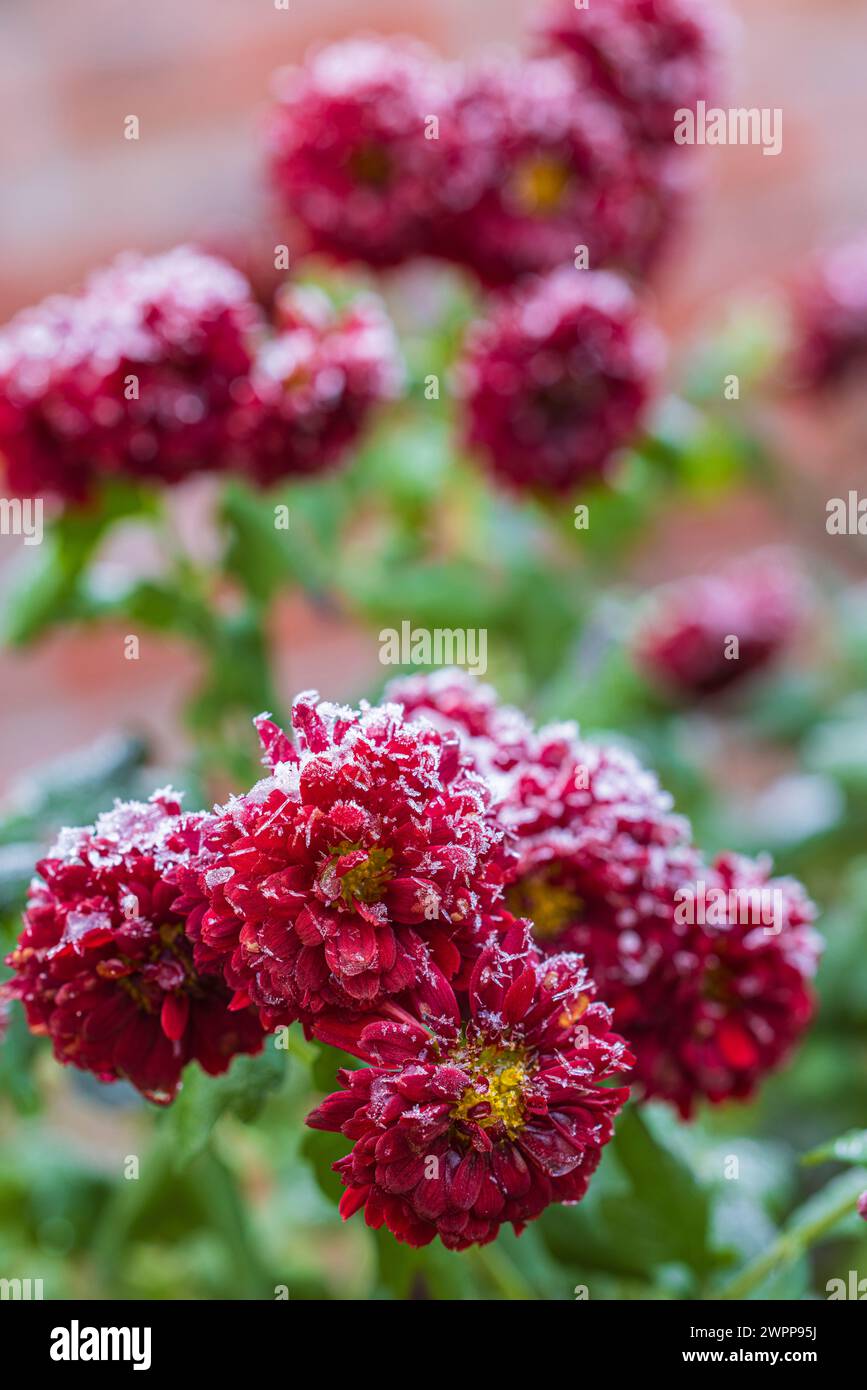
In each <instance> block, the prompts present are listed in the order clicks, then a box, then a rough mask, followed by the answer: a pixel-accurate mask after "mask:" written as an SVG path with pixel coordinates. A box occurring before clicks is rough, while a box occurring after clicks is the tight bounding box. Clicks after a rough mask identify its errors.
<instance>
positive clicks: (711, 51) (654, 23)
mask: <svg viewBox="0 0 867 1390" xmlns="http://www.w3.org/2000/svg"><path fill="white" fill-rule="evenodd" d="M541 28H542V34H543V36H544V38H545V40H546V42H547V45H548V46H549V48H553V49H554V50H555V51H557V52H563V51H564V50H565V51H566V52H567V53H569V54H570V56H571V57H572V59H573V61H574V62H575V64H576V69H577V75H578V77H579V78H580V80H581V82H582V84H583V85H587V86H590V87H591V88H593V89H594V90H596V91H598V92H599V93H601V94H602V95H603V96H604V97H606V98H607V99H608V100H609V101H613V102H615V103H616V105H617V106H618V108H619V110H620V111H621V113H622V115H623V116H624V118H625V119H626V120H627V121H628V122H629V123H630V125H631V126H632V128H633V129H634V130H635V131H636V133H637V134H638V135H640V136H641V137H642V138H643V139H645V140H647V141H650V142H653V143H658V144H665V143H669V142H671V141H672V140H673V137H674V113H675V112H676V111H678V110H680V109H682V108H686V107H691V108H692V109H693V110H694V109H695V105H696V102H697V101H699V100H704V101H708V102H711V103H712V102H713V101H714V99H715V97H716V94H717V91H718V89H719V86H720V70H721V66H722V63H721V58H722V54H723V51H724V49H725V47H726V40H727V33H728V29H729V22H728V17H727V15H726V14H725V13H724V11H723V10H722V7H721V6H720V5H719V4H716V5H713V6H711V5H709V4H707V3H706V0H603V2H602V3H596V0H591V3H590V4H589V5H587V6H584V7H581V8H579V7H577V6H576V5H575V4H574V0H554V3H553V4H551V5H550V7H549V10H548V12H547V14H546V15H545V17H544V18H543V21H542V26H541Z"/></svg>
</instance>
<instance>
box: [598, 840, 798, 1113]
mask: <svg viewBox="0 0 867 1390" xmlns="http://www.w3.org/2000/svg"><path fill="white" fill-rule="evenodd" d="M814 916H815V909H814V907H813V904H812V903H811V902H810V901H809V899H808V898H807V896H806V894H805V893H804V890H803V888H802V887H801V885H800V884H799V883H797V882H795V881H794V880H793V879H781V878H777V879H773V878H771V877H770V871H769V865H768V863H767V862H766V861H763V860H760V861H758V862H753V861H751V860H748V859H744V858H742V857H740V856H737V855H723V856H721V857H720V858H719V859H718V860H717V861H716V863H715V865H714V866H713V868H712V869H707V870H703V871H702V872H701V874H700V875H699V877H698V878H697V879H696V880H695V881H693V882H692V883H690V884H686V883H685V884H683V885H681V888H680V889H679V891H678V894H677V906H676V921H677V923H678V928H677V931H678V935H677V936H676V937H675V939H674V940H673V942H672V947H671V950H670V952H669V955H668V957H667V959H666V960H665V961H664V962H663V963H661V964H659V965H657V966H656V967H655V968H654V969H651V970H650V971H648V973H647V975H646V977H645V978H643V979H642V978H640V977H639V975H638V974H636V977H635V979H634V980H633V981H632V982H631V984H630V983H626V982H625V981H624V987H623V988H622V989H621V990H619V991H617V990H613V991H612V992H613V993H614V994H615V996H616V998H615V1001H614V1003H613V1005H612V1006H613V1008H614V1010H615V1019H616V1022H617V1026H618V1028H622V1029H624V1031H625V1032H627V1033H628V1035H629V1038H630V1041H631V1043H632V1045H633V1047H634V1049H635V1053H636V1058H637V1061H636V1068H635V1080H636V1082H638V1083H640V1085H641V1086H642V1087H643V1089H644V1092H645V1094H646V1095H647V1096H649V1097H653V1096H655V1097H659V1098H661V1099H665V1100H669V1101H671V1102H672V1103H673V1104H675V1105H676V1106H677V1107H678V1109H679V1110H680V1112H681V1114H682V1115H683V1116H684V1118H688V1117H689V1116H690V1115H691V1113H692V1111H693V1109H694V1107H695V1104H696V1102H697V1101H698V1100H700V1099H707V1100H710V1101H713V1102H719V1101H723V1100H729V1099H732V1098H737V1099H745V1098H747V1097H749V1096H750V1095H752V1094H753V1092H754V1091H755V1089H756V1086H757V1085H758V1084H759V1082H760V1081H761V1080H762V1079H763V1078H764V1077H765V1076H767V1075H768V1074H769V1073H770V1072H771V1071H774V1070H775V1069H776V1068H778V1067H779V1066H780V1065H782V1063H784V1062H785V1060H786V1059H787V1057H788V1056H789V1054H790V1053H791V1051H792V1049H793V1047H794V1046H795V1044H796V1042H797V1041H798V1039H799V1038H800V1037H801V1035H802V1033H803V1032H804V1030H805V1028H806V1027H807V1025H808V1023H809V1022H810V1019H811V1017H812V1014H813V1009H814V998H813V990H812V985H811V980H812V977H813V975H814V974H815V970H816V965H817V961H818V957H819V950H820V939H819V937H818V934H817V933H816V932H815V931H814V930H813V928H812V925H811V924H812V922H813V919H814Z"/></svg>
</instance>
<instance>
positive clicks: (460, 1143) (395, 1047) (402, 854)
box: [5, 672, 817, 1249]
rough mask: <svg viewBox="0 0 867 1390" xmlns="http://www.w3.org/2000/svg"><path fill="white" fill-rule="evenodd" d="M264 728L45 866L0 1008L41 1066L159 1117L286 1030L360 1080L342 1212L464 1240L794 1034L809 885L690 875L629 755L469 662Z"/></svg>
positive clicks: (726, 1082)
mask: <svg viewBox="0 0 867 1390" xmlns="http://www.w3.org/2000/svg"><path fill="white" fill-rule="evenodd" d="M257 726H258V730H259V734H260V738H261V742H262V746H263V749H264V757H263V762H264V763H265V767H266V774H267V775H266V776H265V777H264V778H263V779H262V780H261V781H260V782H258V783H257V784H256V785H255V786H254V787H253V788H252V789H250V790H249V791H248V792H246V793H245V794H244V795H242V796H237V797H232V798H231V799H230V801H229V802H228V804H227V805H225V806H222V807H216V808H215V809H214V811H213V812H212V813H210V814H207V815H205V814H195V815H188V816H182V815H181V814H180V808H179V806H178V804H177V802H176V801H175V800H174V799H173V798H172V797H171V795H170V794H168V793H158V794H157V795H156V796H155V797H154V798H153V799H152V801H151V803H150V804H149V805H147V806H135V805H129V806H124V805H118V806H117V807H116V808H115V810H114V811H113V812H111V813H109V814H108V815H106V816H103V817H101V818H100V820H99V821H98V822H97V824H96V826H95V827H94V828H92V829H88V830H77V831H65V832H64V833H63V834H62V836H61V838H60V842H59V843H58V845H57V847H56V848H55V849H54V850H53V851H52V853H51V854H50V855H49V857H48V858H47V859H45V860H43V861H42V862H41V863H40V865H39V866H38V868H39V872H40V874H41V876H42V880H43V881H42V882H39V881H36V882H34V885H33V887H32V889H31V894H30V900H29V903H28V907H27V910H26V914H25V929H24V932H23V934H22V936H21V938H20V941H19V944H18V946H17V948H16V949H15V951H13V953H12V955H11V956H10V957H9V961H8V964H9V965H10V966H11V967H12V969H13V971H14V975H13V977H12V980H11V981H10V982H9V984H8V985H7V986H6V987H5V993H6V995H7V997H14V998H19V999H21V1000H22V1001H23V1003H24V1006H25V1009H26V1012H27V1017H28V1020H29V1022H30V1025H31V1027H32V1028H33V1029H34V1030H36V1031H38V1032H42V1033H45V1034H47V1035H48V1036H50V1038H51V1040H52V1043H53V1046H54V1050H55V1055H56V1056H57V1057H58V1059H59V1060H60V1061H63V1062H71V1063H73V1064H74V1065H76V1066H79V1067H82V1068H83V1069H85V1070H89V1071H92V1072H95V1073H96V1075H97V1076H99V1077H100V1078H101V1079H103V1080H111V1079H114V1078H117V1077H125V1078H127V1079H128V1080H130V1081H131V1082H132V1083H133V1084H134V1085H136V1086H138V1087H139V1089H140V1090H142V1091H143V1093H144V1094H145V1095H147V1096H148V1097H149V1098H150V1099H152V1100H157V1101H162V1102H165V1101H168V1100H170V1099H171V1098H172V1096H173V1095H174V1094H175V1092H176V1090H177V1087H178V1084H179V1079H180V1073H181V1069H182V1067H183V1066H184V1065H185V1064H186V1063H188V1062H189V1061H193V1060H194V1061H197V1062H199V1063H200V1065H201V1066H203V1067H204V1068H205V1070H207V1071H210V1072H216V1071H220V1070H222V1069H223V1068H224V1067H225V1066H226V1065H227V1064H228V1061H229V1060H230V1058H231V1056H232V1055H233V1053H235V1052H250V1051H255V1050H256V1049H257V1048H258V1047H260V1046H261V1043H262V1038H263V1035H264V1033H265V1032H270V1031H273V1030H274V1029H276V1028H278V1027H282V1026H284V1025H287V1024H290V1023H292V1022H295V1021H300V1022H301V1023H302V1024H303V1027H304V1029H305V1031H306V1033H307V1035H308V1036H309V1037H315V1038H318V1039H319V1040H320V1041H322V1042H324V1043H328V1044H332V1045H335V1046H338V1047H340V1048H342V1049H344V1050H345V1051H347V1052H349V1053H352V1054H353V1055H355V1056H357V1057H358V1058H359V1059H361V1061H362V1062H363V1063H365V1064H366V1065H365V1066H364V1067H362V1068H361V1069H360V1070H344V1071H341V1072H340V1074H339V1077H338V1080H339V1083H340V1089H339V1090H338V1091H337V1092H335V1094H334V1095H332V1096H329V1097H327V1098H326V1099H325V1100H324V1101H323V1103H322V1104H321V1105H320V1106H319V1108H318V1109H317V1110H316V1111H315V1112H314V1113H313V1115H311V1116H310V1119H309V1123H310V1124H311V1125H313V1126H314V1127H317V1128H322V1129H331V1130H335V1131H339V1132H340V1133H342V1134H343V1135H345V1136H346V1138H347V1139H349V1140H350V1141H352V1148H351V1151H350V1152H349V1153H348V1155H347V1156H346V1157H345V1158H344V1159H341V1160H340V1161H339V1163H338V1164H337V1165H336V1167H337V1169H338V1171H339V1172H340V1173H341V1175H342V1177H343V1181H344V1184H345V1186H346V1192H345V1194H344V1198H343V1201H342V1204H341V1209H342V1211H343V1214H344V1216H349V1215H351V1214H352V1213H353V1212H354V1211H357V1210H358V1209H360V1208H362V1207H363V1208H364V1211H365V1217H366V1220H367V1222H368V1224H370V1225H372V1226H375V1227H379V1226H382V1225H385V1226H386V1227H387V1228H388V1229H389V1230H390V1231H391V1232H393V1234H394V1235H395V1236H396V1237H397V1238H398V1239H400V1240H405V1241H408V1242H409V1243H410V1244H413V1245H423V1244H426V1243H427V1242H428V1241H430V1240H432V1239H433V1238H434V1237H435V1236H437V1235H439V1237H440V1238H441V1240H442V1241H443V1243H444V1244H445V1245H447V1246H448V1247H450V1248H453V1249H462V1248H464V1247H466V1246H468V1245H470V1244H477V1243H484V1242H486V1241H489V1240H491V1239H493V1238H494V1237H495V1236H496V1234H497V1231H498V1230H499V1228H500V1226H501V1225H502V1224H503V1223H504V1222H511V1223H513V1224H514V1226H515V1228H516V1229H517V1230H520V1229H521V1227H522V1226H523V1224H524V1223H525V1222H527V1221H528V1220H531V1219H533V1218H534V1217H536V1216H538V1214H539V1213H540V1212H541V1211H542V1210H543V1208H544V1207H546V1206H547V1205H548V1204H550V1203H551V1202H573V1201H577V1200H578V1199H579V1198H580V1197H581V1196H582V1195H583V1193H584V1191H585V1189H586V1186H587V1183H588V1180H589V1178H590V1176H591V1174H592V1172H593V1170H594V1168H595V1167H596V1165H597V1164H598V1162H599V1159H600V1154H601V1149H602V1147H603V1146H604V1145H605V1143H606V1142H607V1141H608V1140H609V1139H610V1137H611V1135H612V1132H613V1122H614V1118H615V1116H616V1114H617V1112H618V1111H619V1109H620V1108H621V1106H622V1105H623V1103H624V1101H625V1099H626V1097H627V1094H628V1091H627V1089H626V1088H625V1086H624V1084H623V1083H624V1081H626V1080H628V1079H629V1077H630V1074H632V1075H633V1076H634V1079H635V1080H636V1082H637V1084H638V1093H639V1096H641V1095H643V1096H656V1097H660V1098H664V1099H667V1100H669V1101H671V1102H672V1103H674V1104H675V1105H676V1106H677V1107H678V1108H679V1109H680V1111H681V1112H682V1113H683V1114H684V1115H688V1114H689V1113H690V1112H691V1111H692V1109H693V1108H694V1106H695V1104H696V1102H697V1101H698V1100H699V1099H700V1098H702V1097H705V1098H708V1099H710V1100H713V1101H717V1100H722V1099H724V1098H726V1097H730V1096H746V1095H748V1094H749V1093H750V1092H751V1091H752V1089H753V1088H754V1087H755V1085H756V1083H757V1082H758V1080H759V1079H760V1078H761V1077H762V1076H763V1075H765V1074H766V1073H767V1072H768V1071H769V1070H770V1069H771V1068H773V1067H775V1066H776V1065H778V1064H779V1063H780V1062H781V1060H782V1059H783V1058H784V1057H785V1056H786V1054H787V1053H788V1051H789V1050H790V1048H791V1047H792V1045H793V1043H794V1042H795V1041H796V1039H797V1037H798V1035H799V1034H800V1033H801V1031H802V1030H803V1028H804V1027H805V1026H806V1023H807V1021H808V1020H809V1017H810V1014H811V1009H812V999H811V993H810V986H809V976H810V974H811V972H812V969H813V966H814V964H815V960H816V954H817V942H816V938H815V936H814V934H813V932H812V929H811V926H810V923H811V919H812V907H811V905H810V903H809V902H808V901H807V899H806V898H805V896H804V894H803V891H802V890H801V888H800V886H799V885H798V884H796V883H794V882H790V881H787V880H772V879H770V878H769V876H768V868H767V865H766V864H764V863H751V862H748V861H746V860H743V859H739V858H736V857H734V856H724V857H722V858H721V859H719V860H718V861H717V862H716V863H715V864H714V865H713V866H706V865H704V864H703V861H702V860H701V857H700V855H699V854H698V853H697V851H696V850H695V849H694V847H693V846H692V844H691V842H690V839H689V830H688V826H687V825H686V824H685V822H683V821H682V820H681V819H680V818H679V817H677V816H675V815H674V814H673V813H672V810H671V806H670V802H669V799H668V798H667V797H666V796H665V794H664V793H662V792H661V791H660V789H659V787H658V785H657V783H656V781H655V779H654V778H653V777H652V776H651V775H650V774H649V773H647V772H646V771H644V770H643V769H642V768H641V767H640V766H639V765H638V764H637V763H636V762H635V761H634V759H633V758H632V757H631V756H629V755H627V754H624V753H623V752H621V751H618V750H617V749H614V748H609V747H594V746H591V745H588V744H586V743H583V742H582V741H581V740H580V739H579V737H578V734H577V731H576V730H575V729H574V728H573V727H572V726H558V727H555V728H545V729H541V730H538V731H537V730H535V729H534V728H533V727H532V726H531V725H530V724H529V723H528V722H527V720H526V719H524V718H523V716H522V715H520V714H519V713H518V712H517V711H514V710H510V709H508V708H505V707H502V706H500V705H499V704H498V702H497V700H496V697H495V696H494V694H493V692H492V691H490V690H488V689H487V688H486V687H484V686H479V685H478V684H477V683H476V682H474V681H472V680H471V679H470V678H469V677H466V676H464V675H462V674H461V673H460V672H444V673H440V674H439V675H437V676H433V677H415V678H412V679H409V680H404V681H400V682H398V683H396V685H395V686H394V687H393V688H392V690H391V691H390V700H389V703H387V704H384V705H382V706H381V707H370V706H367V705H363V706H362V707H361V709H360V710H352V709H348V708H345V707H340V706H336V705H332V704H327V703H322V702H319V701H318V699H317V697H316V696H315V695H312V694H304V695H301V696H299V697H298V699H297V701H296V702H295V706H294V710H293V728H294V739H290V738H289V737H288V736H287V735H286V734H285V733H283V731H282V730H280V729H279V728H278V727H277V726H276V725H274V724H273V723H272V722H271V721H270V719H268V718H267V717H266V716H262V717H261V718H260V719H259V720H257ZM759 909H761V911H760V914H759V915H758V916H757V910H759ZM765 909H772V911H765ZM597 991H598V994H597ZM621 1035H622V1036H621ZM624 1038H625V1039H628V1041H625V1040H624ZM633 1054H634V1056H633ZM633 1065H634V1071H633ZM613 1082H616V1083H618V1084H616V1085H613V1084H611V1083H613Z"/></svg>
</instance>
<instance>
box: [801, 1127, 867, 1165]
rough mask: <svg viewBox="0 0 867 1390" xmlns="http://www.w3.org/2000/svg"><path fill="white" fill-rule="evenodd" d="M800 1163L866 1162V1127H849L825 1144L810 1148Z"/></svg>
mask: <svg viewBox="0 0 867 1390" xmlns="http://www.w3.org/2000/svg"><path fill="white" fill-rule="evenodd" d="M801 1162H802V1163H806V1164H814V1163H832V1162H833V1163H854V1164H858V1165H859V1166H861V1165H865V1164H867V1129H850V1130H849V1133H848V1134H841V1135H840V1137H839V1138H838V1139H832V1140H831V1141H830V1142H829V1143H827V1144H820V1145H819V1147H818V1148H816V1149H811V1150H810V1152H809V1153H808V1154H805V1155H804V1157H803V1158H802V1159H801Z"/></svg>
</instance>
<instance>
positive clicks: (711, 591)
mask: <svg viewBox="0 0 867 1390" xmlns="http://www.w3.org/2000/svg"><path fill="white" fill-rule="evenodd" d="M807 602H808V590H807V586H806V584H805V582H804V579H803V576H802V575H801V574H800V573H799V572H798V571H797V569H796V568H795V566H794V565H793V563H792V561H791V560H790V559H789V558H788V557H787V555H786V554H785V553H783V552H780V551H776V550H767V551H760V552H758V553H757V554H754V555H750V556H745V557H741V558H739V559H738V560H737V561H735V562H734V563H733V564H731V565H729V566H727V567H726V568H725V569H724V570H722V571H720V572H719V573H718V574H711V575H699V576H695V577H692V578H689V579H683V580H680V581H678V582H677V583H675V584H671V585H669V586H667V587H666V588H665V589H663V590H662V591H661V592H660V593H659V595H658V596H657V599H656V601H655V604H654V606H653V607H652V608H651V609H650V611H649V613H648V614H647V616H646V617H645V618H644V620H643V622H642V623H641V624H640V626H639V629H638V631H637V633H636V635H635V639H634V656H635V661H636V664H637V665H638V667H639V668H640V669H641V670H642V671H643V672H644V673H645V675H646V676H647V677H648V678H649V679H650V680H651V681H652V682H653V683H654V684H655V685H657V686H659V687H660V688H662V689H663V690H665V691H667V692H668V693H669V694H671V695H674V696H675V697H677V698H679V699H683V700H689V699H700V698H702V697H703V696H707V695H714V694H716V693H718V692H719V691H721V690H725V689H727V688H728V687H729V686H731V685H734V684H736V683H737V682H738V681H740V680H742V679H743V678H744V677H746V676H748V675H751V674H752V673H754V672H756V671H760V670H763V669H764V668H766V667H767V666H769V665H770V664H771V663H772V662H773V661H774V659H775V658H777V657H778V656H779V655H780V654H781V653H782V652H783V650H784V649H785V647H786V646H787V644H788V643H789V642H790V641H791V640H792V639H793V637H794V635H795V633H796V632H797V629H798V627H799V626H800V624H801V621H802V618H803V615H804V609H805V605H806V603H807ZM733 639H737V641H736V643H735V641H734V640H733Z"/></svg>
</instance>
